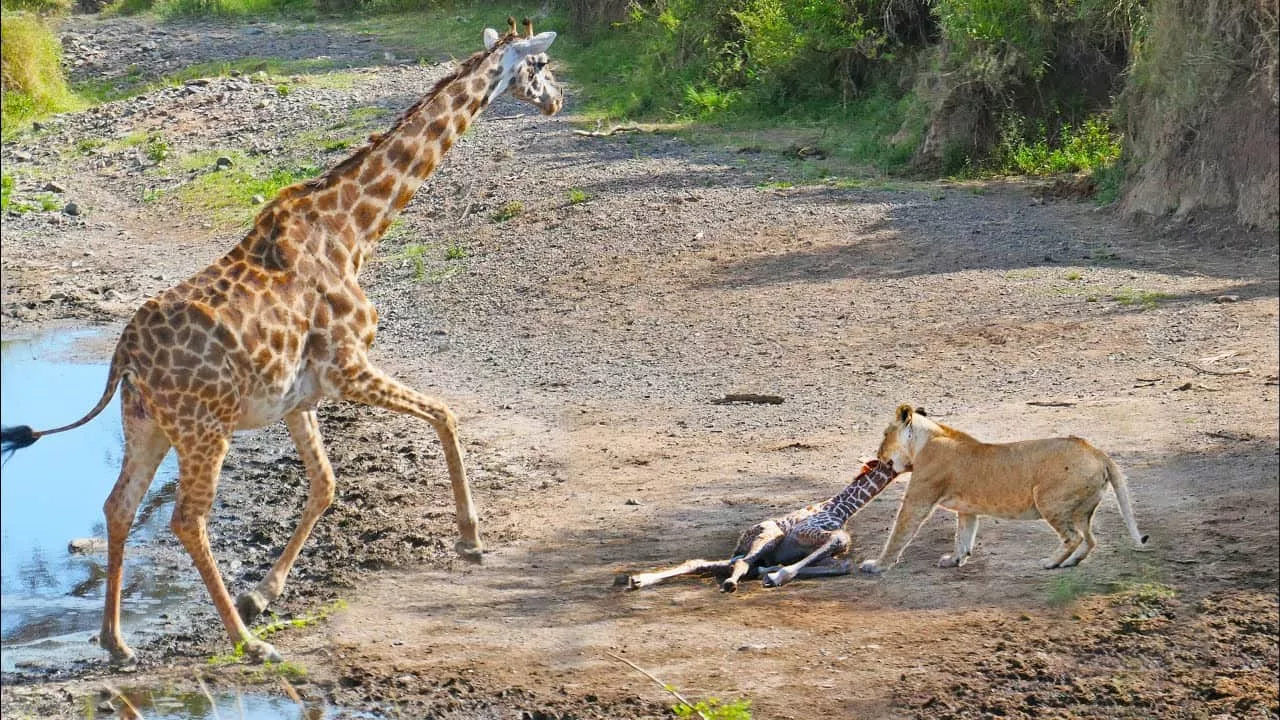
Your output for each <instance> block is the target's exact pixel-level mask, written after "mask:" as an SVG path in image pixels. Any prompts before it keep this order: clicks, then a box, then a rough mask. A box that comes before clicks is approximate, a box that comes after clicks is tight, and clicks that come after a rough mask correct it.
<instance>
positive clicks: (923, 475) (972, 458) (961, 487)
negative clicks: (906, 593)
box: [861, 405, 1147, 573]
mask: <svg viewBox="0 0 1280 720" xmlns="http://www.w3.org/2000/svg"><path fill="white" fill-rule="evenodd" d="M876 455H877V457H879V458H880V461H881V462H885V463H888V462H892V463H893V467H894V468H896V469H898V470H900V471H904V472H905V471H910V472H911V481H910V483H909V484H908V485H907V491H906V494H905V495H904V496H903V498H902V504H901V506H900V507H899V508H898V517H897V520H895V521H894V525H893V531H892V532H891V533H890V534H889V540H888V542H886V543H885V547H884V551H883V552H882V553H880V557H879V558H877V559H875V560H868V561H866V562H864V563H862V566H861V569H862V570H863V571H864V572H872V573H876V572H880V571H882V570H884V569H887V568H888V567H892V566H893V565H894V564H896V563H897V562H898V560H899V559H900V558H901V556H902V551H903V550H904V549H905V548H906V546H907V544H908V543H910V542H911V539H912V538H913V537H915V534H916V531H918V530H919V529H920V526H921V525H922V524H923V523H924V521H925V520H927V519H928V518H929V516H930V515H931V514H932V513H933V511H934V508H936V507H938V506H942V507H943V508H946V509H947V510H950V511H952V512H954V513H956V536H955V548H954V550H953V552H952V553H951V554H949V555H943V556H942V559H941V560H939V561H938V565H939V566H940V567H958V566H960V565H963V564H964V563H965V561H966V560H968V558H969V555H970V553H971V552H972V551H973V542H974V538H975V537H976V536H977V532H978V517H979V516H980V515H988V516H991V517H997V518H1004V519H1007V520H1039V519H1043V520H1045V521H1047V522H1048V523H1049V525H1050V526H1052V527H1053V529H1054V530H1055V531H1056V532H1057V533H1058V536H1059V537H1060V538H1062V548H1061V550H1060V551H1059V552H1058V553H1057V554H1056V555H1054V556H1052V557H1050V558H1048V559H1046V560H1045V561H1044V562H1043V563H1042V565H1043V566H1044V567H1045V568H1057V567H1070V566H1072V565H1075V564H1076V563H1079V562H1080V561H1081V560H1084V559H1085V558H1086V557H1088V555H1089V553H1090V552H1091V551H1092V550H1093V547H1094V545H1095V544H1096V543H1095V541H1094V537H1093V531H1092V528H1091V523H1092V521H1093V513H1094V511H1095V510H1097V508H1098V503H1099V502H1101V501H1102V493H1103V490H1105V489H1106V486H1107V485H1111V487H1112V488H1113V489H1114V490H1115V493H1116V500H1117V501H1118V503H1119V505H1120V515H1121V517H1123V518H1124V522H1125V525H1126V526H1128V528H1129V535H1130V536H1131V537H1132V538H1133V540H1134V542H1136V543H1137V544H1139V545H1142V544H1145V543H1146V541H1147V538H1146V536H1145V535H1143V534H1141V533H1140V532H1138V525H1137V523H1136V522H1135V521H1134V519H1133V508H1132V505H1131V503H1130V500H1129V489H1128V486H1127V484H1126V483H1125V477H1124V473H1122V472H1121V471H1120V468H1119V467H1117V466H1116V464H1115V462H1113V461H1112V460H1111V458H1109V457H1107V455H1106V454H1105V453H1103V452H1102V451H1101V450H1099V449H1097V448H1095V447H1094V446H1092V445H1090V444H1089V443H1087V442H1085V441H1084V440H1082V439H1080V438H1078V437H1066V438H1043V439H1039V440H1024V441H1021V442H1012V443H984V442H980V441H978V440H976V439H974V438H973V437H970V436H969V435H966V434H965V433H962V432H960V431H959V430H955V429H953V428H950V427H947V426H946V425H943V424H941V423H937V422H934V421H933V420H931V419H930V418H928V417H925V415H924V413H923V411H913V410H912V409H911V407H910V406H909V405H902V406H900V407H899V408H898V410H897V412H896V414H895V417H894V420H893V422H892V423H890V425H889V427H888V428H886V429H885V431H884V441H883V442H882V443H881V444H880V449H879V451H877V453H876Z"/></svg>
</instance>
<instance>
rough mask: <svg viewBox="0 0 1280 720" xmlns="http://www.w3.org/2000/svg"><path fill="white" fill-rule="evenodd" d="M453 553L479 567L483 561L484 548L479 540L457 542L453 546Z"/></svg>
mask: <svg viewBox="0 0 1280 720" xmlns="http://www.w3.org/2000/svg"><path fill="white" fill-rule="evenodd" d="M453 551H454V552H456V553H458V557H460V558H462V559H463V560H466V561H467V562H469V563H475V564H477V565H479V564H480V562H481V561H482V560H484V546H483V545H481V544H480V541H479V540H459V541H458V542H456V543H454V544H453Z"/></svg>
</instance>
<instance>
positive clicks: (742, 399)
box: [711, 393, 782, 405]
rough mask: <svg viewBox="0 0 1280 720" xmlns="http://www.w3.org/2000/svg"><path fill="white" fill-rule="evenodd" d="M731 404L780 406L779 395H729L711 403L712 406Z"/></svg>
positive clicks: (780, 399) (780, 398)
mask: <svg viewBox="0 0 1280 720" xmlns="http://www.w3.org/2000/svg"><path fill="white" fill-rule="evenodd" d="M733 403H751V404H753V405H781V404H782V396H781V395H757V394H756V393H730V394H728V395H725V396H724V397H722V398H717V399H715V400H712V401H711V404H712V405H730V404H733Z"/></svg>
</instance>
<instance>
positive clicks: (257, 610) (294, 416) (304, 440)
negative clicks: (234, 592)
mask: <svg viewBox="0 0 1280 720" xmlns="http://www.w3.org/2000/svg"><path fill="white" fill-rule="evenodd" d="M284 421H285V425H286V427H288V428H289V435H290V436H291V437H292V438H293V444H294V445H295V446H297V448H298V455H300V456H301V457H302V465H303V467H305V468H306V470H307V479H308V481H309V482H310V488H309V490H308V492H307V505H306V507H305V508H304V509H303V511H302V518H301V519H300V520H299V521H298V527H297V529H296V530H294V531H293V537H291V538H289V543H288V544H287V545H285V548H284V550H283V551H281V553H280V557H279V558H278V559H277V560H276V562H275V565H273V566H272V567H271V571H270V572H269V573H267V576H266V577H264V578H263V579H262V582H260V583H258V585H257V587H255V588H254V589H253V590H247V591H245V592H243V593H240V595H239V597H237V598H236V611H237V612H238V613H239V614H240V619H241V620H242V621H244V622H245V623H250V622H253V619H254V618H256V617H257V616H258V615H260V614H261V613H262V611H263V610H266V609H267V606H268V605H270V604H271V603H272V602H273V601H275V599H276V598H278V597H280V593H281V592H283V591H284V583H285V579H286V578H287V577H288V576H289V571H290V570H291V569H293V564H294V563H295V562H296V561H297V560H298V553H299V552H301V551H302V545H303V543H305V542H306V541H307V537H309V536H310V535H311V530H312V529H313V528H314V527H315V525H316V521H317V520H319V519H320V516H321V515H323V514H324V511H325V510H326V509H327V508H328V507H329V505H331V504H332V503H333V489H334V484H335V481H334V477H333V467H332V466H331V465H330V464H329V458H328V456H327V455H325V452H324V445H323V444H322V442H321V439H320V424H319V422H318V421H317V419H316V412H315V411H314V410H304V411H298V412H294V413H290V414H289V415H287V416H285V419H284Z"/></svg>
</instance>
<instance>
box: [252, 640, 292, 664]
mask: <svg viewBox="0 0 1280 720" xmlns="http://www.w3.org/2000/svg"><path fill="white" fill-rule="evenodd" d="M244 652H245V654H246V655H248V656H249V657H250V658H251V659H253V660H254V661H255V662H259V663H278V662H284V656H283V655H281V654H280V652H279V651H278V650H276V649H275V646H273V645H272V644H271V643H265V642H262V641H261V640H258V641H256V642H253V643H252V644H250V643H245V646H244Z"/></svg>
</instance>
